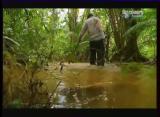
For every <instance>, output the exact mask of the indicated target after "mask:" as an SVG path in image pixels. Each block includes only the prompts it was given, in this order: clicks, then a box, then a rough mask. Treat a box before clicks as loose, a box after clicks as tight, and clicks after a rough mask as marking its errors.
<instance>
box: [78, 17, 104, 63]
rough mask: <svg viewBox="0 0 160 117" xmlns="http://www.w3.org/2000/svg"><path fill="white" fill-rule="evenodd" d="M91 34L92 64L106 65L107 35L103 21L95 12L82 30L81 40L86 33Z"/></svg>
mask: <svg viewBox="0 0 160 117" xmlns="http://www.w3.org/2000/svg"><path fill="white" fill-rule="evenodd" d="M86 32H88V34H89V37H90V38H89V45H90V64H91V65H96V63H97V65H98V66H104V54H105V46H104V41H105V35H104V32H103V30H102V26H101V22H100V19H99V18H98V17H95V16H94V15H93V14H89V15H88V17H87V20H86V21H85V23H84V25H83V28H82V30H81V33H80V36H79V41H81V39H82V37H83V36H84V34H85V33H86Z"/></svg>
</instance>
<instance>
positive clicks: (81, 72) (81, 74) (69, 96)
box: [52, 66, 156, 108]
mask: <svg viewBox="0 0 160 117" xmlns="http://www.w3.org/2000/svg"><path fill="white" fill-rule="evenodd" d="M82 68H83V66H82ZM85 68H86V67H85ZM111 68H113V66H112V67H107V69H106V68H97V67H92V68H91V67H89V68H88V69H77V68H72V69H69V70H68V72H65V73H64V77H63V82H62V83H61V85H60V86H59V87H58V89H57V92H56V93H57V97H56V98H57V99H58V100H57V101H56V103H55V104H53V106H52V108H155V107H156V95H155V94H156V82H155V78H148V79H147V78H145V77H144V78H143V77H139V74H138V75H137V74H134V73H131V74H128V75H125V76H124V75H123V74H122V73H121V71H120V70H119V68H116V67H115V66H114V70H111ZM115 69H117V70H115ZM142 79H143V80H142ZM147 84H149V85H147Z"/></svg>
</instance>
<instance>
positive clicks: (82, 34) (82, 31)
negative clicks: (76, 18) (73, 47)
mask: <svg viewBox="0 0 160 117" xmlns="http://www.w3.org/2000/svg"><path fill="white" fill-rule="evenodd" d="M87 29H88V26H87V23H85V24H84V25H83V28H82V30H81V32H80V36H79V42H80V41H81V39H82V37H83V36H84V34H85V32H86V31H87Z"/></svg>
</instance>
